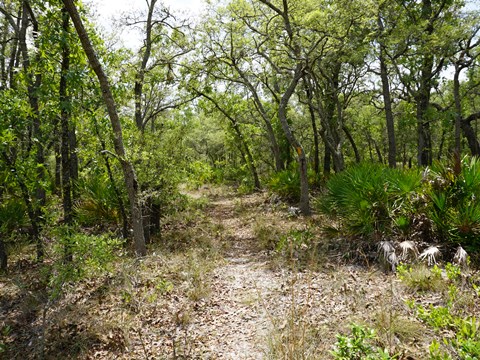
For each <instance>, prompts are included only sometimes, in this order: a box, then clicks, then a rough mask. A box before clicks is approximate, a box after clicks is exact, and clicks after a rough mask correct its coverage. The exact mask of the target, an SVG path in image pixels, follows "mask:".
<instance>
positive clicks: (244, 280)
mask: <svg viewBox="0 0 480 360" xmlns="http://www.w3.org/2000/svg"><path fill="white" fill-rule="evenodd" d="M259 200H261V199H260V198H259V197H255V196H252V197H250V198H246V199H244V201H245V202H246V203H244V204H243V206H247V207H248V208H254V207H256V206H258V205H259V204H258V201H259ZM236 206H238V204H236V203H235V200H234V199H232V198H221V199H219V200H216V201H213V202H212V204H211V206H210V210H209V216H210V217H211V220H212V222H214V223H215V224H217V225H219V227H220V228H223V229H225V230H224V231H225V232H227V233H228V240H229V244H228V248H227V251H226V253H225V258H224V260H225V261H224V263H223V264H221V265H220V266H219V267H217V268H216V269H215V270H214V271H213V273H212V283H211V290H212V292H211V294H210V296H209V300H208V303H207V304H205V306H204V307H203V311H201V312H199V313H198V314H197V315H198V321H196V322H194V323H193V324H192V328H191V330H192V331H193V332H194V333H198V334H199V335H200V337H202V338H203V339H205V344H204V345H205V349H204V353H203V356H205V357H206V358H218V359H262V358H263V357H264V356H265V354H266V351H267V349H266V348H265V340H266V337H267V336H268V334H269V332H270V331H271V328H272V321H271V319H270V317H269V314H268V310H269V309H266V308H265V307H264V303H265V302H264V299H269V298H272V297H275V296H278V294H279V291H280V289H281V276H280V275H279V274H278V273H275V272H273V271H272V270H271V269H270V268H269V265H268V261H267V259H266V258H265V255H263V254H262V253H259V252H258V250H256V249H255V248H256V246H255V241H256V239H255V235H254V231H253V228H252V226H253V225H252V222H249V221H245V218H244V217H245V215H243V217H242V216H239V214H238V213H236V211H235V208H236Z"/></svg>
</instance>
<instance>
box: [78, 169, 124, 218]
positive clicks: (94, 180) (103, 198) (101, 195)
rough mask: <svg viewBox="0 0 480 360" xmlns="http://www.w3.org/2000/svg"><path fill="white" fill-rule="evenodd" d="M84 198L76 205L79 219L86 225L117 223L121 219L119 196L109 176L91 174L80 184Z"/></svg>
mask: <svg viewBox="0 0 480 360" xmlns="http://www.w3.org/2000/svg"><path fill="white" fill-rule="evenodd" d="M78 188H79V191H80V192H81V194H82V196H81V197H80V198H81V199H82V200H81V201H80V202H78V203H77V204H76V206H75V212H76V216H77V220H78V221H79V222H80V223H81V224H84V225H95V224H99V223H102V222H103V223H116V222H118V221H119V214H120V212H119V204H118V197H117V195H116V194H115V189H114V188H113V186H112V184H111V182H110V181H109V180H108V177H107V176H106V175H104V174H101V173H93V174H89V175H88V176H87V177H86V178H84V179H82V180H81V181H80V182H79V185H78Z"/></svg>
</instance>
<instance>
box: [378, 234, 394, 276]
mask: <svg viewBox="0 0 480 360" xmlns="http://www.w3.org/2000/svg"><path fill="white" fill-rule="evenodd" d="M378 253H379V257H380V259H381V262H382V263H383V266H384V267H385V270H387V266H388V265H390V266H391V267H392V271H393V272H395V269H396V266H397V265H398V257H397V254H395V247H394V246H393V244H392V243H391V242H390V241H380V242H379V243H378Z"/></svg>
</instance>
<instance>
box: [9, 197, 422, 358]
mask: <svg viewBox="0 0 480 360" xmlns="http://www.w3.org/2000/svg"><path fill="white" fill-rule="evenodd" d="M187 195H188V196H190V197H191V198H192V202H193V204H194V205H192V206H190V207H189V208H188V209H187V210H186V211H184V212H182V213H179V214H177V215H175V216H171V217H169V218H168V219H165V221H164V224H163V228H164V230H163V232H162V236H161V238H160V239H157V243H156V244H155V245H151V248H150V255H148V256H147V257H145V258H144V259H141V260H132V259H131V258H129V257H127V256H124V257H122V258H121V259H120V261H118V263H117V264H116V265H115V268H114V269H113V270H112V271H111V272H110V273H109V274H108V275H105V276H101V277H97V278H91V279H88V280H85V281H82V282H80V283H77V284H71V285H68V286H67V285H66V286H65V288H64V291H65V296H63V297H62V299H61V300H60V301H56V302H54V303H49V302H48V301H46V298H47V297H48V296H46V295H45V290H42V289H41V288H40V287H39V286H37V287H36V284H37V285H38V281H36V280H35V277H36V275H35V274H36V271H37V270H36V269H35V265H32V264H31V263H28V261H27V260H25V259H17V260H16V264H17V265H14V266H13V267H12V271H11V272H10V274H9V275H8V277H6V278H5V279H4V280H5V281H2V283H1V287H0V295H1V300H0V305H1V313H0V315H1V316H2V322H3V323H4V324H9V328H10V332H9V335H8V338H7V353H6V354H7V356H8V357H7V358H12V359H28V358H38V354H39V353H41V352H42V351H41V349H42V348H43V349H44V350H43V354H44V357H45V358H46V359H60V358H78V359H328V358H331V357H332V355H331V354H330V351H331V350H332V346H333V344H334V343H335V341H336V336H335V335H336V334H337V333H346V332H347V331H348V329H349V325H350V324H351V323H353V322H355V323H361V324H368V325H369V326H371V327H374V328H376V329H377V332H378V334H379V337H380V339H381V340H382V344H380V345H381V346H382V347H383V348H387V349H391V350H392V351H395V352H401V353H403V354H405V357H404V358H408V357H407V356H408V355H412V356H413V357H412V358H424V357H427V354H428V343H429V333H428V331H426V330H425V329H424V328H423V325H422V324H420V323H418V322H417V321H416V320H414V319H413V318H412V317H411V314H410V313H409V310H408V309H407V307H406V306H405V303H404V300H405V299H406V298H408V296H409V295H408V294H404V292H405V291H406V290H405V289H404V287H402V285H401V284H400V283H399V282H398V280H397V279H396V277H395V276H394V275H391V274H390V275H387V274H384V273H383V272H382V271H380V270H379V269H378V268H377V267H375V266H373V265H372V266H368V264H365V263H366V261H362V264H360V262H359V261H358V260H356V261H350V262H349V261H347V259H348V258H350V259H352V258H354V259H359V258H361V257H362V256H363V254H360V255H362V256H360V255H359V254H357V253H356V252H355V251H356V249H355V247H352V246H351V244H348V241H344V240H341V239H340V240H336V241H328V240H325V239H324V236H322V234H321V231H320V228H321V226H320V224H321V223H322V219H321V218H319V217H316V216H313V217H312V218H308V219H305V218H302V217H297V216H295V215H294V214H292V213H291V212H289V211H288V206H286V205H284V204H282V203H281V202H280V201H277V199H275V198H272V197H269V196H268V195H267V194H266V193H257V194H253V195H243V196H239V195H237V194H233V193H231V192H229V191H228V190H226V189H219V188H212V189H203V190H201V191H196V192H194V193H189V194H187ZM364 258H365V259H366V258H367V257H366V256H364ZM2 280H3V279H2ZM399 322H401V323H402V324H404V326H405V327H407V328H408V329H409V331H408V333H407V332H402V331H403V330H402V329H397V330H395V331H394V329H393V327H394V323H399ZM400 340H401V342H400Z"/></svg>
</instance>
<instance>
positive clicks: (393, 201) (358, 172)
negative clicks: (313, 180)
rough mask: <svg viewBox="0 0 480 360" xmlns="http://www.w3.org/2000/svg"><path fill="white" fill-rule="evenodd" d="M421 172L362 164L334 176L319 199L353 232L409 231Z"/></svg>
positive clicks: (366, 234) (323, 209)
mask: <svg viewBox="0 0 480 360" xmlns="http://www.w3.org/2000/svg"><path fill="white" fill-rule="evenodd" d="M421 184H422V174H421V173H420V172H419V171H416V170H404V169H391V168H388V167H385V166H383V165H381V164H370V163H363V164H359V165H357V166H354V167H352V168H350V169H348V170H346V171H344V172H342V173H339V174H336V175H335V176H333V177H331V178H330V179H329V181H328V182H327V184H326V194H325V196H324V197H323V198H322V199H321V200H320V202H319V209H320V211H321V212H323V213H325V214H327V215H329V216H335V217H336V218H337V219H339V220H340V222H341V225H342V228H343V229H345V230H347V232H349V233H350V234H352V235H359V236H369V235H373V234H374V233H376V232H381V233H386V234H389V233H392V232H403V233H405V232H408V230H409V228H410V227H411V225H412V222H413V218H414V214H415V212H416V211H418V209H419V204H418V203H419V196H418V194H419V192H420V193H421Z"/></svg>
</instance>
